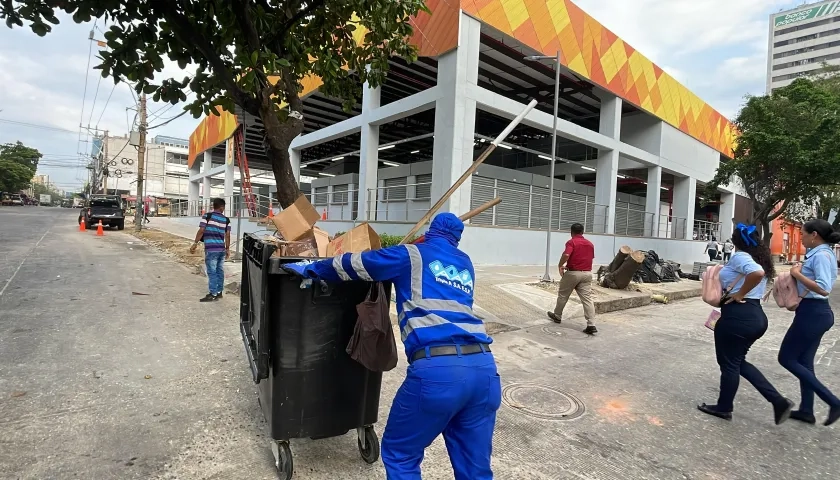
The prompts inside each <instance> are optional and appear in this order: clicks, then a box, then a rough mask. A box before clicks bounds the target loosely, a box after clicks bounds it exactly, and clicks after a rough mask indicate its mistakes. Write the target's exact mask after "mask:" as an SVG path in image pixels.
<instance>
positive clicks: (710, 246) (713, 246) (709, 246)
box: [705, 238, 718, 262]
mask: <svg viewBox="0 0 840 480" xmlns="http://www.w3.org/2000/svg"><path fill="white" fill-rule="evenodd" d="M705 252H706V253H708V254H709V261H710V262H714V261H715V259H716V258H717V254H718V243H717V241H716V240H715V239H714V238H712V239H711V240H709V241H708V242H707V243H706V248H705Z"/></svg>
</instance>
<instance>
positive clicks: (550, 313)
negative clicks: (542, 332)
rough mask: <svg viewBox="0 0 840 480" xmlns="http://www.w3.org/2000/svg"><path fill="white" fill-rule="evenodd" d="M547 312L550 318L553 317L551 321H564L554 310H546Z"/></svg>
mask: <svg viewBox="0 0 840 480" xmlns="http://www.w3.org/2000/svg"><path fill="white" fill-rule="evenodd" d="M545 314H546V315H548V318H550V319H551V321H552V322H554V323H561V322H562V321H563V320H562V319H561V318H560V317H558V316H557V314H555V313H554V312H545Z"/></svg>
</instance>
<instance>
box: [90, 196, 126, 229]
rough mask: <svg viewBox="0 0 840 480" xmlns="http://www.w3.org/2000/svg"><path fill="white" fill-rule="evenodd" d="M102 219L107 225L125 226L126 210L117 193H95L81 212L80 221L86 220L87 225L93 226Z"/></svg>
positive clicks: (120, 227)
mask: <svg viewBox="0 0 840 480" xmlns="http://www.w3.org/2000/svg"><path fill="white" fill-rule="evenodd" d="M100 220H101V221H102V225H104V226H107V227H117V230H122V229H124V228H125V212H124V211H123V207H122V200H121V199H120V197H118V196H116V195H95V196H92V197H91V198H90V199H89V200H88V201H87V202H86V203H85V206H84V208H82V212H81V213H80V214H79V222H80V223H81V222H82V221H84V222H85V227H87V228H92V227H94V226H96V225H98V224H99V221H100Z"/></svg>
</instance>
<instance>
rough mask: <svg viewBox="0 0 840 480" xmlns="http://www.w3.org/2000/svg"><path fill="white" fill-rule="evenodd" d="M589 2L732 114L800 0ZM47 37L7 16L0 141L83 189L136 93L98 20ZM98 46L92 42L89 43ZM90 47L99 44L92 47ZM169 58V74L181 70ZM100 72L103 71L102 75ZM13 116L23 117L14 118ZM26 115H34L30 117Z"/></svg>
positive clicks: (161, 114)
mask: <svg viewBox="0 0 840 480" xmlns="http://www.w3.org/2000/svg"><path fill="white" fill-rule="evenodd" d="M575 1H576V3H577V4H578V5H579V6H580V7H581V8H583V9H584V10H585V11H586V12H588V13H589V14H591V15H592V16H593V17H595V18H596V19H597V20H599V21H600V22H601V23H602V24H604V25H605V26H606V27H608V28H610V29H611V30H613V31H614V32H615V33H616V34H617V35H618V36H619V37H621V38H622V39H623V40H624V41H626V42H627V43H629V44H630V45H632V46H633V47H635V48H636V49H637V50H639V51H641V52H642V53H643V54H645V55H646V56H647V57H648V58H650V59H651V60H653V61H654V63H656V64H658V65H659V66H660V67H662V68H663V69H664V70H666V71H667V72H669V73H670V74H671V75H673V76H674V77H675V78H676V79H677V80H679V81H680V82H682V83H683V84H684V85H686V86H687V87H688V88H689V89H691V90H692V91H693V92H695V93H696V94H697V95H699V96H700V98H702V99H703V100H705V101H706V102H707V103H709V104H710V105H712V106H713V107H714V108H716V109H717V110H718V111H720V112H721V113H722V114H724V115H725V116H727V117H729V118H732V117H734V116H735V115H736V114H737V112H738V110H739V108H740V105H741V104H742V103H743V99H744V96H745V95H747V94H752V95H761V94H763V93H764V90H765V80H766V65H767V35H768V32H769V16H770V14H771V13H775V12H778V11H779V10H782V9H786V8H791V7H794V6H796V5H799V4H802V3H804V2H803V1H802V0H798V1H790V0H785V1H782V0H702V1H698V0H575ZM60 20H61V24H60V25H58V26H55V27H54V29H53V32H52V33H50V34H48V35H47V36H46V37H43V38H41V37H38V36H36V35H35V34H34V33H32V31H30V30H29V29H28V28H16V29H13V30H10V29H8V28H6V27H5V25H4V24H0V143H7V142H14V141H18V140H19V141H21V142H23V143H25V144H26V145H28V146H31V147H35V148H37V149H38V150H40V151H41V153H43V154H44V158H43V159H42V160H41V166H40V167H39V171H38V173H39V174H48V175H50V179H51V181H52V182H54V183H55V184H56V185H57V186H58V187H59V188H61V189H63V190H68V191H74V190H79V189H80V187H81V186H82V184H83V183H84V181H85V179H86V178H87V171H86V170H85V168H84V167H85V165H86V164H87V160H85V159H84V158H83V157H81V156H80V154H82V155H89V154H90V152H91V148H92V144H91V143H90V140H91V135H92V133H93V132H92V131H91V130H88V129H87V128H84V129H80V125H83V126H84V127H88V126H90V127H91V128H98V129H99V130H108V131H109V134H110V135H125V134H126V133H127V132H128V131H129V130H130V129H131V125H132V124H133V122H134V120H135V114H136V101H135V97H134V96H133V94H132V92H131V89H130V87H129V86H128V85H126V84H125V83H120V84H118V85H116V86H115V85H114V82H113V81H112V80H111V79H107V78H105V79H102V78H101V77H100V76H99V71H98V70H93V67H94V66H95V65H97V64H98V62H97V58H96V52H97V50H98V47H97V46H96V44H95V43H94V42H90V41H89V40H88V36H89V34H90V31H91V30H92V29H93V32H94V37H95V38H96V39H103V34H102V31H103V30H105V29H106V28H105V27H104V26H103V25H102V23H101V22H99V23H97V24H96V25H94V23H93V22H90V23H87V24H82V25H79V24H75V23H73V22H72V20H71V19H70V18H69V17H67V16H61V17H60ZM91 47H92V50H91ZM91 51H92V54H91ZM185 74H186V75H188V74H190V72H183V71H180V70H179V69H178V67H177V66H176V65H172V64H169V65H167V68H166V69H165V70H164V72H163V73H162V74H161V78H160V79H163V78H168V77H170V76H175V77H176V78H179V79H180V78H183V76H184V75H185ZM100 79H101V80H100ZM148 111H149V113H150V124H151V125H156V124H158V123H161V122H164V121H166V120H168V119H170V118H172V117H173V116H175V115H176V114H178V113H180V111H181V110H180V106H174V107H172V106H169V105H165V104H155V103H152V102H150V103H149V106H148ZM10 122H15V123H10ZM23 124H28V125H23ZM197 124H198V120H196V119H194V118H192V117H190V116H189V114H187V115H184V116H183V117H181V118H178V119H176V120H173V121H172V122H171V123H169V124H167V125H165V126H163V127H160V128H158V129H155V130H153V131H152V132H150V136H154V135H167V136H172V137H181V138H188V137H189V135H190V133H192V131H193V129H194V128H195V126H196V125H197Z"/></svg>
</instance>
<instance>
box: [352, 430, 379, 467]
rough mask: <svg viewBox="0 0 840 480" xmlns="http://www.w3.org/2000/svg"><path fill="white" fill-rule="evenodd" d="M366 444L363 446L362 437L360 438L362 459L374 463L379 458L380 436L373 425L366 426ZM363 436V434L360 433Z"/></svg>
mask: <svg viewBox="0 0 840 480" xmlns="http://www.w3.org/2000/svg"><path fill="white" fill-rule="evenodd" d="M363 435H364V437H365V445H364V446H362V439H361V438H358V439H357V442H358V444H359V453H360V454H361V455H362V460H364V461H365V463H374V462H376V461H377V460H379V437H378V436H377V435H376V431H375V430H374V429H373V427H372V426H368V427H365V431H364V434H363ZM359 436H360V437H361V435H359Z"/></svg>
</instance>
